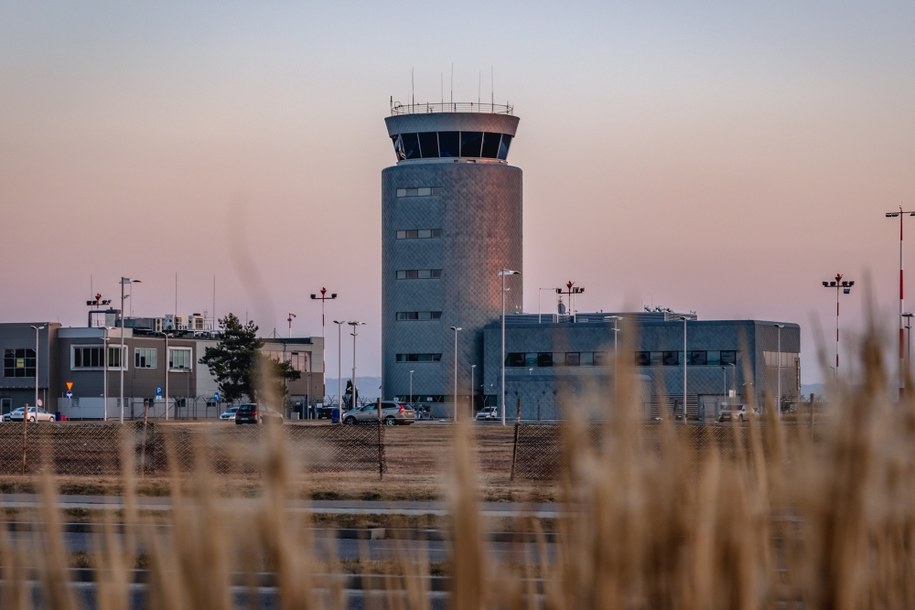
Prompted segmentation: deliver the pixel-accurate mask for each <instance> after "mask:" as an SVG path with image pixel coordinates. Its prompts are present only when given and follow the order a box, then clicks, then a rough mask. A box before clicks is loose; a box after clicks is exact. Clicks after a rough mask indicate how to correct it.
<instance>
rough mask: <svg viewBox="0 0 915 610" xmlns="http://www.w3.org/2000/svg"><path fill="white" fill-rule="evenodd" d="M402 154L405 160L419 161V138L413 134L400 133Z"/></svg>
mask: <svg viewBox="0 0 915 610" xmlns="http://www.w3.org/2000/svg"><path fill="white" fill-rule="evenodd" d="M400 135H401V137H402V138H403V152H404V158H406V159H419V138H417V137H416V134H415V133H402V134H400Z"/></svg>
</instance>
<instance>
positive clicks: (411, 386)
mask: <svg viewBox="0 0 915 610" xmlns="http://www.w3.org/2000/svg"><path fill="white" fill-rule="evenodd" d="M410 404H411V405H412V404H413V371H412V369H411V370H410Z"/></svg>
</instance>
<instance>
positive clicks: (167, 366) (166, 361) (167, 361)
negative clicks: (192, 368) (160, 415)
mask: <svg viewBox="0 0 915 610" xmlns="http://www.w3.org/2000/svg"><path fill="white" fill-rule="evenodd" d="M156 334H157V335H162V336H163V337H165V359H164V360H165V362H163V368H165V421H168V373H169V369H171V362H169V359H168V333H167V332H165V331H164V330H160V331H158V332H156Z"/></svg>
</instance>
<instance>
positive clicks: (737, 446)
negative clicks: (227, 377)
mask: <svg viewBox="0 0 915 610" xmlns="http://www.w3.org/2000/svg"><path fill="white" fill-rule="evenodd" d="M419 428H420V427H419V426H410V429H411V432H412V431H413V430H415V431H416V434H422V432H421V431H420V429H419ZM756 429H757V430H758V431H759V432H758V433H760V434H763V435H765V434H767V429H766V426H759V427H757V428H756ZM782 429H783V430H784V431H786V433H789V432H790V433H794V434H805V435H806V434H808V431H809V429H810V428H809V427H807V426H804V425H799V424H793V425H790V426H787V425H786V426H784V427H783V428H782ZM638 430H639V432H638V437H639V438H638V439H637V442H638V443H639V444H640V447H641V448H642V449H643V450H645V451H656V450H658V449H659V447H660V443H661V442H662V436H663V435H664V434H669V433H672V434H675V435H677V436H678V437H680V438H681V440H684V441H685V442H686V446H687V447H690V448H691V450H692V453H693V455H695V456H697V458H701V456H702V454H703V453H704V452H706V451H708V450H710V449H712V448H715V449H717V450H719V451H721V452H722V453H723V454H728V453H730V452H734V451H747V450H749V447H750V446H751V443H750V440H751V438H750V434H753V433H754V432H753V430H752V429H751V428H750V427H749V426H747V425H735V426H730V425H723V426H722V425H717V426H716V425H692V424H688V425H682V424H676V425H673V426H672V427H671V426H665V425H662V424H660V423H652V424H644V425H642V426H640V427H639V428H638ZM396 436H397V435H393V436H391V437H390V438H389V433H388V432H387V427H386V426H383V425H380V424H360V425H358V426H342V425H336V426H335V425H283V426H276V427H274V426H271V425H266V426H237V425H225V426H209V425H180V424H177V425H176V424H158V423H155V422H149V423H147V424H144V422H142V421H136V422H129V423H128V424H126V425H121V424H120V423H118V422H109V423H103V422H94V423H93V422H79V423H76V422H68V423H55V424H45V423H41V424H30V425H29V426H28V427H27V429H26V428H24V427H23V426H22V425H21V424H4V425H0V475H19V474H37V473H40V472H44V471H46V470H47V471H50V472H54V473H56V474H58V475H64V476H87V477H92V476H117V475H119V474H121V473H122V470H123V467H124V462H125V459H126V460H130V461H131V462H132V463H133V464H134V466H135V469H136V472H137V474H143V475H151V476H167V475H170V474H173V473H177V474H185V473H189V472H192V471H193V470H194V469H195V468H197V467H198V466H201V467H203V468H206V469H208V471H210V472H213V473H215V474H221V475H236V474H249V475H257V474H258V473H259V472H260V471H261V469H262V467H263V464H264V463H265V460H266V458H267V450H268V448H269V447H272V446H273V445H272V443H275V442H282V443H283V447H284V451H285V452H286V454H287V455H288V457H289V460H290V466H291V468H292V471H293V472H294V473H306V474H307V473H315V474H317V473H341V474H342V473H354V472H355V473H359V472H361V473H377V475H378V477H379V478H383V476H384V475H385V474H386V473H387V472H388V471H389V468H390V467H391V465H392V464H393V465H394V467H393V468H394V472H396V473H397V474H416V475H439V474H441V472H440V470H441V469H442V468H443V467H445V466H443V465H442V462H441V461H438V460H427V461H426V462H418V461H411V460H409V458H407V457H405V456H407V455H408V451H409V449H408V448H409V445H410V440H409V437H404V438H400V439H399V440H396ZM608 438H612V436H607V434H606V429H605V428H603V427H602V426H601V425H599V424H593V425H589V426H587V427H585V428H584V440H583V441H581V442H585V443H587V444H588V445H589V446H590V448H591V449H594V450H596V451H597V452H601V451H603V447H602V445H603V444H604V443H605V442H606V439H608ZM392 439H395V440H392ZM479 442H483V443H489V445H486V446H484V445H480V444H479ZM572 442H579V441H572ZM568 443H569V441H568V439H565V438H564V433H563V429H562V426H561V425H560V424H559V423H558V422H552V423H529V422H516V423H515V424H514V427H513V428H509V429H507V430H506V433H505V434H504V435H497V436H496V437H491V438H488V439H487V440H485V441H480V439H478V455H479V457H480V461H479V466H480V471H481V473H482V474H486V475H495V476H497V477H498V476H504V477H506V478H510V479H511V480H529V481H530V480H533V481H555V480H557V479H558V478H559V477H560V476H561V475H562V474H563V472H564V467H565V464H566V462H567V461H568V449H569V447H568V446H567V445H568ZM788 445H790V443H788ZM402 454H403V455H402Z"/></svg>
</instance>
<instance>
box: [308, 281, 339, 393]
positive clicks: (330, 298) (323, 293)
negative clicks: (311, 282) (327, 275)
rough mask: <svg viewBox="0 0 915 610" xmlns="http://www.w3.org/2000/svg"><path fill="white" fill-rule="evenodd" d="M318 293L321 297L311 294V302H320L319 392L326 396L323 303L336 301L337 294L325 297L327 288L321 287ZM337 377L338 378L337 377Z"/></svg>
mask: <svg viewBox="0 0 915 610" xmlns="http://www.w3.org/2000/svg"><path fill="white" fill-rule="evenodd" d="M319 292H320V293H321V296H318V295H317V294H315V293H313V292H312V293H311V300H312V301H321V369H322V370H321V377H322V379H321V391H322V392H323V393H324V394H327V388H326V387H324V378H326V377H327V358H326V357H325V352H326V349H325V347H324V302H325V301H333V300H334V299H336V298H337V293H336V292H332V293H330V296H327V288H324V287H323V286H322V287H321V290H320V291H319ZM337 377H338V378H339V377H340V376H339V375H337Z"/></svg>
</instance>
